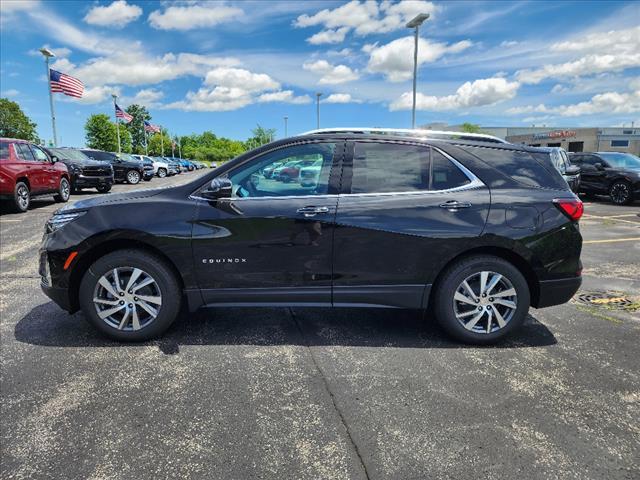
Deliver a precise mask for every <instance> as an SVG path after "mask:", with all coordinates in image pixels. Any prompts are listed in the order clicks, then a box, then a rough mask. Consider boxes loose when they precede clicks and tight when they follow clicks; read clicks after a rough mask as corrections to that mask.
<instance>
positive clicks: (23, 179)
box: [13, 177, 31, 191]
mask: <svg viewBox="0 0 640 480" xmlns="http://www.w3.org/2000/svg"><path fill="white" fill-rule="evenodd" d="M18 182H23V183H26V184H27V187H28V188H29V191H31V183H30V182H29V179H28V178H27V177H18V178H16V181H15V182H14V184H13V186H14V188H15V186H16V185H17V184H18Z"/></svg>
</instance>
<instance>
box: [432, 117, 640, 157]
mask: <svg viewBox="0 0 640 480" xmlns="http://www.w3.org/2000/svg"><path fill="white" fill-rule="evenodd" d="M420 128H425V129H430V130H454V131H460V130H461V128H462V126H461V125H447V124H441V123H432V124H429V125H424V126H422V127H420ZM481 131H482V133H488V134H490V135H495V136H496V137H500V138H504V139H505V140H506V141H508V142H511V143H517V144H525V145H530V146H533V147H562V148H564V149H565V150H566V151H568V152H627V153H633V154H635V155H640V128H637V127H633V126H632V127H603V128H597V127H593V128H577V127H568V128H549V127H481Z"/></svg>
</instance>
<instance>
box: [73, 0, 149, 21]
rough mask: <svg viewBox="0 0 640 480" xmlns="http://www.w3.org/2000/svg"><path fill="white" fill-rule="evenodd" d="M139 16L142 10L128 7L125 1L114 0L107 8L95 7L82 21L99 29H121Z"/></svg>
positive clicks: (137, 7) (135, 6)
mask: <svg viewBox="0 0 640 480" xmlns="http://www.w3.org/2000/svg"><path fill="white" fill-rule="evenodd" d="M140 15H142V9H141V8H140V7H139V6H137V5H129V4H128V3H127V2H126V0H116V1H115V2H113V3H112V4H111V5H108V6H100V5H96V6H95V7H93V8H92V9H91V10H89V12H88V13H87V14H86V15H85V17H84V21H85V22H87V23H89V24H91V25H99V26H101V27H113V28H123V27H124V26H125V25H126V24H128V23H130V22H133V21H134V20H136V19H137V18H138V17H139V16H140Z"/></svg>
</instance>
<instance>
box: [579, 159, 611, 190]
mask: <svg viewBox="0 0 640 480" xmlns="http://www.w3.org/2000/svg"><path fill="white" fill-rule="evenodd" d="M598 163H599V164H600V165H602V167H603V168H602V169H600V170H599V169H598V168H596V164H598ZM605 166H606V162H604V161H603V160H602V159H601V158H600V157H597V156H596V155H582V163H581V164H580V176H581V179H582V187H581V189H582V190H584V191H588V192H600V193H607V188H608V186H607V179H606V176H607V172H606V171H605V170H604V167H605Z"/></svg>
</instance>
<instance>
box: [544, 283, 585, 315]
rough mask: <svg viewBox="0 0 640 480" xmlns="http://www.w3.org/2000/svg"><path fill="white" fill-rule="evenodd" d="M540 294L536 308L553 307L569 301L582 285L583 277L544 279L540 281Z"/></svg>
mask: <svg viewBox="0 0 640 480" xmlns="http://www.w3.org/2000/svg"><path fill="white" fill-rule="evenodd" d="M539 285H540V292H539V293H540V294H539V295H538V302H537V304H535V305H533V306H534V307H535V308H544V307H551V306H552V305H560V304H562V303H567V302H568V301H569V300H571V297H573V296H574V295H575V293H576V292H577V291H578V289H579V288H580V285H582V277H572V278H562V279H560V280H544V281H541V282H540V284H539Z"/></svg>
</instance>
